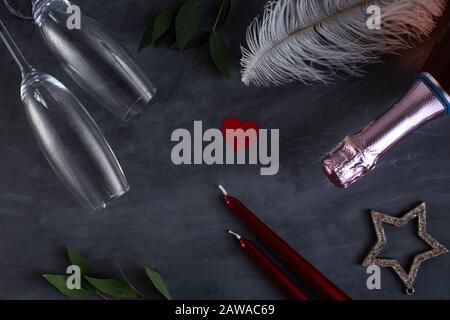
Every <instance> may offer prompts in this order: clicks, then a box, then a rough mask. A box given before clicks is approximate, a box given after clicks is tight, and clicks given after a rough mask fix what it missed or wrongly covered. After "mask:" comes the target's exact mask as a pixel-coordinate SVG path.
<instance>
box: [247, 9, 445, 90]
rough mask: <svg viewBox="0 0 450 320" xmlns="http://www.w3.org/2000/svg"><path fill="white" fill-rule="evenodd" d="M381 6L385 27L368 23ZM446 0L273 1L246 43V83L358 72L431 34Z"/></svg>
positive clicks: (314, 78) (308, 79)
mask: <svg viewBox="0 0 450 320" xmlns="http://www.w3.org/2000/svg"><path fill="white" fill-rule="evenodd" d="M371 5H376V6H378V7H379V8H380V9H381V29H379V30H378V29H373V30H371V29H370V28H369V27H368V26H367V21H368V19H369V17H370V14H368V10H367V9H368V7H369V6H371ZM445 6H446V0H371V1H369V0H274V1H269V2H268V3H267V4H266V6H265V9H264V13H263V15H262V17H261V18H258V17H257V18H255V20H254V21H253V22H252V24H251V25H250V26H249V27H248V30H247V34H246V41H247V46H246V47H242V59H241V65H242V72H241V76H242V82H244V84H246V85H249V84H254V85H259V86H269V85H272V84H273V85H281V84H285V83H288V82H292V81H296V80H298V81H301V82H303V83H310V82H314V81H318V82H322V83H328V82H330V80H331V79H333V78H335V77H336V74H337V73H338V72H340V71H344V72H346V73H349V74H350V75H354V76H361V75H362V74H363V72H362V70H361V68H362V67H363V66H364V65H366V64H369V63H374V62H379V61H380V60H379V57H380V55H381V54H383V53H387V52H395V51H398V50H400V49H404V48H407V47H411V46H412V43H413V42H414V41H417V40H420V39H422V38H423V37H424V36H426V35H428V34H429V33H430V32H431V31H432V30H433V28H434V26H435V18H436V17H438V16H440V15H442V13H443V12H444V10H445Z"/></svg>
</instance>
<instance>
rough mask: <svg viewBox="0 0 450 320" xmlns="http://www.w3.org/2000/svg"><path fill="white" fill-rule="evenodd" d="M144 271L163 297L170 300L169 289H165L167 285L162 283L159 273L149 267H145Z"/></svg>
mask: <svg viewBox="0 0 450 320" xmlns="http://www.w3.org/2000/svg"><path fill="white" fill-rule="evenodd" d="M145 273H146V274H147V276H148V278H149V279H150V281H151V282H152V283H153V285H154V286H155V288H156V289H157V290H158V291H159V292H160V293H161V294H162V295H163V296H164V298H166V299H167V300H172V297H171V296H170V293H169V290H167V287H166V285H165V284H164V281H163V279H162V277H161V275H160V274H159V273H158V272H156V271H154V270H152V269H150V268H149V267H145Z"/></svg>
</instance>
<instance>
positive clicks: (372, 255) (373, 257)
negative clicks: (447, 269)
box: [362, 203, 448, 295]
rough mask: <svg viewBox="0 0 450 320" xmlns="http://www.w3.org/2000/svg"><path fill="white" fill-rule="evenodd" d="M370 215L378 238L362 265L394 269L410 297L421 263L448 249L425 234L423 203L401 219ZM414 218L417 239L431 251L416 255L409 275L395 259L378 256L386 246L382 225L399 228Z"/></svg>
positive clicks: (424, 206) (377, 214)
mask: <svg viewBox="0 0 450 320" xmlns="http://www.w3.org/2000/svg"><path fill="white" fill-rule="evenodd" d="M371 213H372V221H373V224H374V226H375V231H376V234H377V237H378V242H377V243H376V244H375V246H374V247H373V248H372V250H370V252H369V254H368V255H367V257H366V258H365V259H364V261H363V263H362V265H363V266H365V267H369V266H372V265H377V266H379V267H383V268H392V269H394V271H395V272H396V273H397V275H398V276H399V277H400V279H401V280H402V281H403V283H404V284H405V286H406V293H407V294H409V295H412V294H413V293H414V287H413V283H414V280H415V279H416V276H417V273H418V271H419V268H420V265H421V264H422V262H424V261H426V260H428V259H431V258H434V257H437V256H440V255H442V254H444V253H447V252H448V249H447V248H446V247H444V246H443V245H442V244H440V243H439V242H437V241H436V240H435V239H434V238H433V237H431V236H430V235H429V234H428V233H427V222H426V217H427V216H426V205H425V203H421V204H420V205H418V206H417V207H415V208H414V209H412V210H411V211H409V212H408V213H407V214H405V215H404V216H403V217H402V218H397V217H392V216H389V215H387V214H384V213H380V212H377V211H371ZM415 218H417V220H418V229H417V233H418V235H419V237H420V238H421V239H422V240H423V241H425V243H427V244H428V245H429V246H430V247H431V250H428V251H425V252H423V253H420V254H418V255H416V256H415V257H414V259H413V262H412V265H411V267H410V270H409V273H407V272H406V271H405V270H404V269H403V268H402V266H401V265H400V263H399V262H398V261H397V260H396V259H384V258H379V257H378V255H379V254H380V252H381V249H383V247H384V245H385V244H386V235H385V233H384V229H383V223H387V224H391V225H394V226H396V227H398V228H400V227H403V226H404V225H406V224H407V223H408V222H410V221H411V220H413V219H415Z"/></svg>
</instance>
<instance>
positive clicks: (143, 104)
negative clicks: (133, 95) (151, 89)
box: [122, 96, 154, 121]
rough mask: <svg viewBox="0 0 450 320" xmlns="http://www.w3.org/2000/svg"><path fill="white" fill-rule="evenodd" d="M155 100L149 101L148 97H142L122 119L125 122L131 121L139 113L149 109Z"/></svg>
mask: <svg viewBox="0 0 450 320" xmlns="http://www.w3.org/2000/svg"><path fill="white" fill-rule="evenodd" d="M153 100H154V98H151V99H148V97H146V96H142V97H140V98H139V99H137V100H136V102H135V103H134V104H133V105H132V106H131V107H130V108H129V109H128V110H127V112H125V114H124V115H123V117H122V120H124V121H130V120H131V119H133V118H134V117H135V116H137V115H138V114H139V113H141V112H142V111H144V110H145V109H147V108H148V106H150V105H151V104H153Z"/></svg>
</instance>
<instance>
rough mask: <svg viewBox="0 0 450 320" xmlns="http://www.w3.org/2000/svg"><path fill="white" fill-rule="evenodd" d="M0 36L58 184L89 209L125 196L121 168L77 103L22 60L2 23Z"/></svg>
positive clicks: (89, 118) (126, 189)
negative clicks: (17, 69) (14, 65)
mask: <svg viewBox="0 0 450 320" xmlns="http://www.w3.org/2000/svg"><path fill="white" fill-rule="evenodd" d="M0 38H1V39H2V40H3V42H4V43H5V44H6V46H7V48H8V50H9V51H10V53H11V55H12V56H13V57H14V59H15V61H16V63H17V64H18V66H19V67H20V70H21V73H22V85H21V89H20V91H21V99H22V104H23V106H24V108H25V112H26V115H27V118H28V121H29V123H30V125H31V128H32V130H33V132H34V136H35V138H36V140H37V142H38V144H39V146H40V148H41V151H42V153H43V154H44V156H45V157H46V159H47V161H48V162H49V163H50V165H51V167H52V168H53V170H54V171H55V172H56V174H57V175H58V177H59V178H60V179H61V181H62V182H63V183H64V184H65V185H66V187H67V188H68V189H69V190H70V191H71V192H72V193H73V194H74V195H75V196H76V197H77V198H78V200H79V201H80V202H81V204H83V205H84V206H85V207H86V208H87V209H89V210H92V211H96V210H98V209H102V208H105V207H106V206H107V205H108V203H109V202H110V201H111V200H112V199H115V198H118V197H120V196H121V195H123V194H125V193H126V192H127V191H128V190H129V189H130V187H129V185H128V182H127V180H126V178H125V175H124V173H123V171H122V169H121V167H120V164H119V162H118V161H117V158H116V156H115V155H114V153H113V151H112V150H111V148H110V146H109V144H108V142H107V141H106V139H105V138H104V136H103V134H102V133H101V131H100V129H99V128H98V126H97V125H96V123H95V122H94V120H93V119H92V118H91V116H90V115H89V113H88V112H87V111H86V109H85V108H84V107H83V105H82V104H81V103H80V101H78V99H77V98H76V97H75V96H74V95H73V94H72V93H71V92H70V91H69V90H68V89H67V88H66V87H65V86H64V85H63V84H62V83H61V82H59V81H58V80H57V79H55V78H54V77H52V76H50V75H48V74H44V73H42V72H40V71H38V70H36V69H34V68H33V67H32V66H31V65H30V64H29V63H28V62H27V60H26V59H25V58H24V56H23V55H22V53H21V52H20V50H19V49H18V47H17V46H16V44H15V42H14V40H13V39H12V38H11V36H10V34H9V33H8V31H7V29H6V27H5V26H4V24H3V22H2V21H1V20H0Z"/></svg>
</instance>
